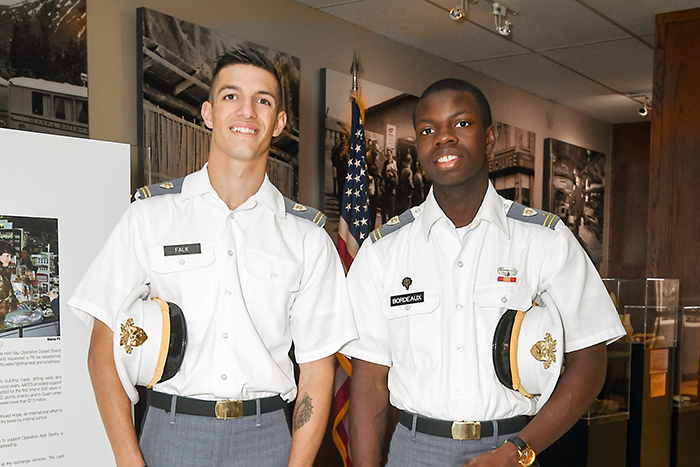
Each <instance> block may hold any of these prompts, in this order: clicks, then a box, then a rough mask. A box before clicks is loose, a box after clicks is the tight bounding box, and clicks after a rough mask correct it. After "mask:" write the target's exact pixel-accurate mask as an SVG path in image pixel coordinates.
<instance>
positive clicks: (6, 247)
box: [0, 242, 17, 256]
mask: <svg viewBox="0 0 700 467" xmlns="http://www.w3.org/2000/svg"><path fill="white" fill-rule="evenodd" d="M3 253H9V254H10V255H12V256H14V255H15V254H16V253H17V249H15V247H13V246H12V245H10V244H9V243H7V242H0V255H2V254H3Z"/></svg>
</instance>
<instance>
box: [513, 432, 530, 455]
mask: <svg viewBox="0 0 700 467" xmlns="http://www.w3.org/2000/svg"><path fill="white" fill-rule="evenodd" d="M508 441H510V442H511V443H513V444H515V447H516V448H518V452H522V451H524V450H525V449H527V448H529V447H530V445H529V444H527V443H526V442H525V441H523V439H522V438H521V437H520V436H517V435H515V436H511V437H510V438H508Z"/></svg>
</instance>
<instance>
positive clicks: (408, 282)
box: [401, 277, 413, 290]
mask: <svg viewBox="0 0 700 467" xmlns="http://www.w3.org/2000/svg"><path fill="white" fill-rule="evenodd" d="M411 284H413V281H412V280H411V278H410V277H404V278H403V280H402V281H401V285H403V286H404V287H406V290H408V288H409V287H410V286H411Z"/></svg>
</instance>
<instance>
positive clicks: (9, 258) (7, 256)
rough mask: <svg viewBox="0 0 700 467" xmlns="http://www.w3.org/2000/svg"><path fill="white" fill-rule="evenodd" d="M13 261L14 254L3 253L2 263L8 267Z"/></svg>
mask: <svg viewBox="0 0 700 467" xmlns="http://www.w3.org/2000/svg"><path fill="white" fill-rule="evenodd" d="M11 261H12V255H11V254H9V253H3V254H1V255H0V263H2V266H3V267H5V268H6V267H8V266H9V265H10V262H11Z"/></svg>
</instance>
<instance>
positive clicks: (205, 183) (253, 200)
mask: <svg viewBox="0 0 700 467" xmlns="http://www.w3.org/2000/svg"><path fill="white" fill-rule="evenodd" d="M208 166H209V164H208V163H206V164H204V167H202V168H201V170H198V171H197V172H194V173H192V174H190V175H188V176H187V177H185V180H184V181H183V183H182V191H181V195H182V197H181V199H189V198H192V197H194V196H198V195H203V194H206V193H211V194H212V195H213V196H214V197H215V198H216V199H217V200H221V198H220V197H219V194H218V193H217V192H216V190H214V187H213V186H211V181H210V180H209V167H208ZM221 202H222V203H223V201H221ZM258 203H260V204H262V205H263V206H265V207H267V208H268V209H269V210H270V211H272V212H273V213H274V214H275V215H276V216H278V217H284V216H285V208H284V197H283V196H282V193H280V192H279V190H278V189H277V188H276V187H275V186H274V185H273V184H272V182H270V179H269V177H268V176H267V174H265V179H264V180H263V182H262V184H261V185H260V188H259V189H258V191H257V192H256V193H255V194H254V195H253V196H251V197H250V198H248V199H247V200H246V201H245V202H244V203H243V204H241V205H240V206H239V207H238V208H236V210H246V209H252V208H254V207H255V206H256V205H257V204H258Z"/></svg>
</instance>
